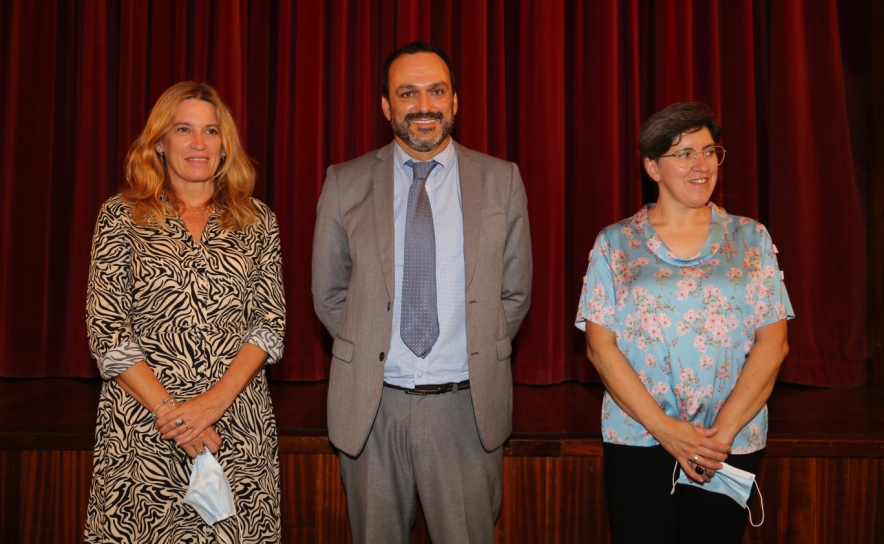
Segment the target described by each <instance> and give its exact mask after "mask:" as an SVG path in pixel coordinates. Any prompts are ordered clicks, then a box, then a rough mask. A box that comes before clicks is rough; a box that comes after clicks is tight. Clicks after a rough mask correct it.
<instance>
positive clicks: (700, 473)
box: [694, 465, 706, 476]
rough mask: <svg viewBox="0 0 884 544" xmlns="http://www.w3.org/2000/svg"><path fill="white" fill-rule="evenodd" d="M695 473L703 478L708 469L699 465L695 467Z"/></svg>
mask: <svg viewBox="0 0 884 544" xmlns="http://www.w3.org/2000/svg"><path fill="white" fill-rule="evenodd" d="M694 472H696V473H697V474H699V475H701V476H702V475H703V474H706V469H705V468H703V467H701V466H700V465H697V466H695V467H694Z"/></svg>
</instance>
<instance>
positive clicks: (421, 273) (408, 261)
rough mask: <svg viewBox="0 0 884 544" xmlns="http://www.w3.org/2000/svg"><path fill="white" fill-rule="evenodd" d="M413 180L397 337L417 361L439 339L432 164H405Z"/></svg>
mask: <svg viewBox="0 0 884 544" xmlns="http://www.w3.org/2000/svg"><path fill="white" fill-rule="evenodd" d="M405 164H408V165H411V169H412V172H414V181H412V182H411V187H409V188H408V211H407V212H406V218H405V263H404V266H403V271H402V320H401V322H400V324H399V335H400V336H401V337H402V341H403V342H405V345H406V346H408V349H410V350H411V351H413V352H414V354H415V355H417V356H418V357H420V358H421V359H423V358H425V357H426V356H427V355H429V353H430V350H432V349H433V344H435V343H436V340H437V339H438V338H439V314H438V312H437V311H436V234H435V232H434V231H433V210H432V209H431V208H430V197H429V196H427V191H426V183H427V177H428V176H429V175H430V172H431V171H432V170H433V168H434V167H435V166H436V165H437V164H439V163H437V162H436V161H429V162H415V161H408V162H407V163H405Z"/></svg>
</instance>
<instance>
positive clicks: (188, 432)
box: [155, 391, 224, 457]
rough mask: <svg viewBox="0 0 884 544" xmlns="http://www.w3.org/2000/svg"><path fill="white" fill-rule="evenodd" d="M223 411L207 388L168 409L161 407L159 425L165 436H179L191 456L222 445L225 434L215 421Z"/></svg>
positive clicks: (179, 442) (175, 438)
mask: <svg viewBox="0 0 884 544" xmlns="http://www.w3.org/2000/svg"><path fill="white" fill-rule="evenodd" d="M223 413H224V411H223V410H222V409H221V408H220V407H219V405H218V404H217V403H215V402H214V401H213V400H212V397H211V394H210V392H208V391H207V392H206V393H203V394H201V395H197V396H196V397H194V398H192V399H190V400H188V401H187V402H182V403H179V404H178V405H177V406H174V407H169V408H167V409H166V410H165V411H163V410H162V409H161V410H160V413H158V414H157V421H156V424H155V427H156V429H157V430H158V431H159V432H160V433H161V434H162V436H163V438H164V439H166V440H175V443H176V444H177V445H178V446H179V447H180V448H181V449H183V450H184V451H185V452H186V453H187V454H188V455H189V456H191V457H196V456H197V455H198V454H200V453H203V451H204V448H207V449H208V450H209V451H211V452H212V453H215V452H217V451H218V448H220V447H221V436H219V435H218V433H217V432H215V428H214V427H213V426H212V425H214V424H215V422H216V421H218V420H219V419H220V418H221V415H222V414H223Z"/></svg>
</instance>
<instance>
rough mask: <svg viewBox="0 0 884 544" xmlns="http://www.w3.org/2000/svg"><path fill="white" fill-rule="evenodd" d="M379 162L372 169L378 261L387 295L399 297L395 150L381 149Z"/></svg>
mask: <svg viewBox="0 0 884 544" xmlns="http://www.w3.org/2000/svg"><path fill="white" fill-rule="evenodd" d="M375 156H376V157H377V158H378V159H379V160H380V162H379V163H377V164H376V165H375V166H374V167H373V168H372V169H371V183H372V198H373V200H374V224H375V235H376V236H377V241H378V258H380V260H381V270H383V272H384V283H385V284H386V286H387V294H388V295H389V297H390V299H392V298H393V297H394V296H395V294H396V250H395V241H396V234H395V225H394V221H395V219H394V217H393V148H392V144H390V145H387V146H384V147H382V148H381V149H380V150H378V153H377V155H375Z"/></svg>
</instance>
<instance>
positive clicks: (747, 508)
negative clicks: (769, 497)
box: [746, 480, 764, 528]
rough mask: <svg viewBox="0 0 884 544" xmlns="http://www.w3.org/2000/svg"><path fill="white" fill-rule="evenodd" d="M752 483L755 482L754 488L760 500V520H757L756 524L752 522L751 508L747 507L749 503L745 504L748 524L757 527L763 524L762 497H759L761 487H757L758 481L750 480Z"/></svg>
mask: <svg viewBox="0 0 884 544" xmlns="http://www.w3.org/2000/svg"><path fill="white" fill-rule="evenodd" d="M752 483H754V484H755V489H757V490H758V501H759V502H761V521H759V522H758V525H755V524H754V523H752V510H751V509H750V508H749V505H746V511H747V512H749V525H751V526H752V527H756V528H758V527H761V526H762V525H763V524H764V499H763V498H762V497H761V488H760V487H758V482H757V481H755V480H752Z"/></svg>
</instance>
